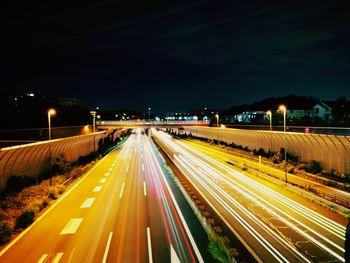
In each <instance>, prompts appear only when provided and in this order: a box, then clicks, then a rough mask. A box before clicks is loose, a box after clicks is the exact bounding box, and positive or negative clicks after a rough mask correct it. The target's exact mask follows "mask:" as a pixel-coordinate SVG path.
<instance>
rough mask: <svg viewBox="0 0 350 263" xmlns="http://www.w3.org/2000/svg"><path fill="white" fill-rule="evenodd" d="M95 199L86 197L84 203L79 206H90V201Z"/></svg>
mask: <svg viewBox="0 0 350 263" xmlns="http://www.w3.org/2000/svg"><path fill="white" fill-rule="evenodd" d="M94 201H95V198H86V200H85V201H84V203H83V204H82V205H81V206H80V208H89V207H91V206H92V203H93V202H94Z"/></svg>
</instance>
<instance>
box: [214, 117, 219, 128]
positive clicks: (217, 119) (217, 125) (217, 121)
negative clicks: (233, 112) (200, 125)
mask: <svg viewBox="0 0 350 263" xmlns="http://www.w3.org/2000/svg"><path fill="white" fill-rule="evenodd" d="M215 117H216V127H219V114H215Z"/></svg>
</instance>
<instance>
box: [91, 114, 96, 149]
mask: <svg viewBox="0 0 350 263" xmlns="http://www.w3.org/2000/svg"><path fill="white" fill-rule="evenodd" d="M90 114H91V115H92V132H93V134H94V153H95V152H96V146H95V144H96V138H95V129H96V111H90Z"/></svg>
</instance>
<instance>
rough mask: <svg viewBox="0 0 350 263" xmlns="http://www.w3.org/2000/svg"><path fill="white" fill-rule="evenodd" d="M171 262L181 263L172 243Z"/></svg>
mask: <svg viewBox="0 0 350 263" xmlns="http://www.w3.org/2000/svg"><path fill="white" fill-rule="evenodd" d="M170 262H171V263H181V261H180V259H179V257H178V256H177V254H176V252H175V250H174V248H173V246H172V245H171V244H170Z"/></svg>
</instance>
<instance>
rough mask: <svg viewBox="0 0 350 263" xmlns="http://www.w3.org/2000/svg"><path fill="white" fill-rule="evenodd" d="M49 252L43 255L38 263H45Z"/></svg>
mask: <svg viewBox="0 0 350 263" xmlns="http://www.w3.org/2000/svg"><path fill="white" fill-rule="evenodd" d="M47 256H48V254H44V255H42V257H41V258H40V259H39V260H38V263H44V262H45V260H46V258H47Z"/></svg>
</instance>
